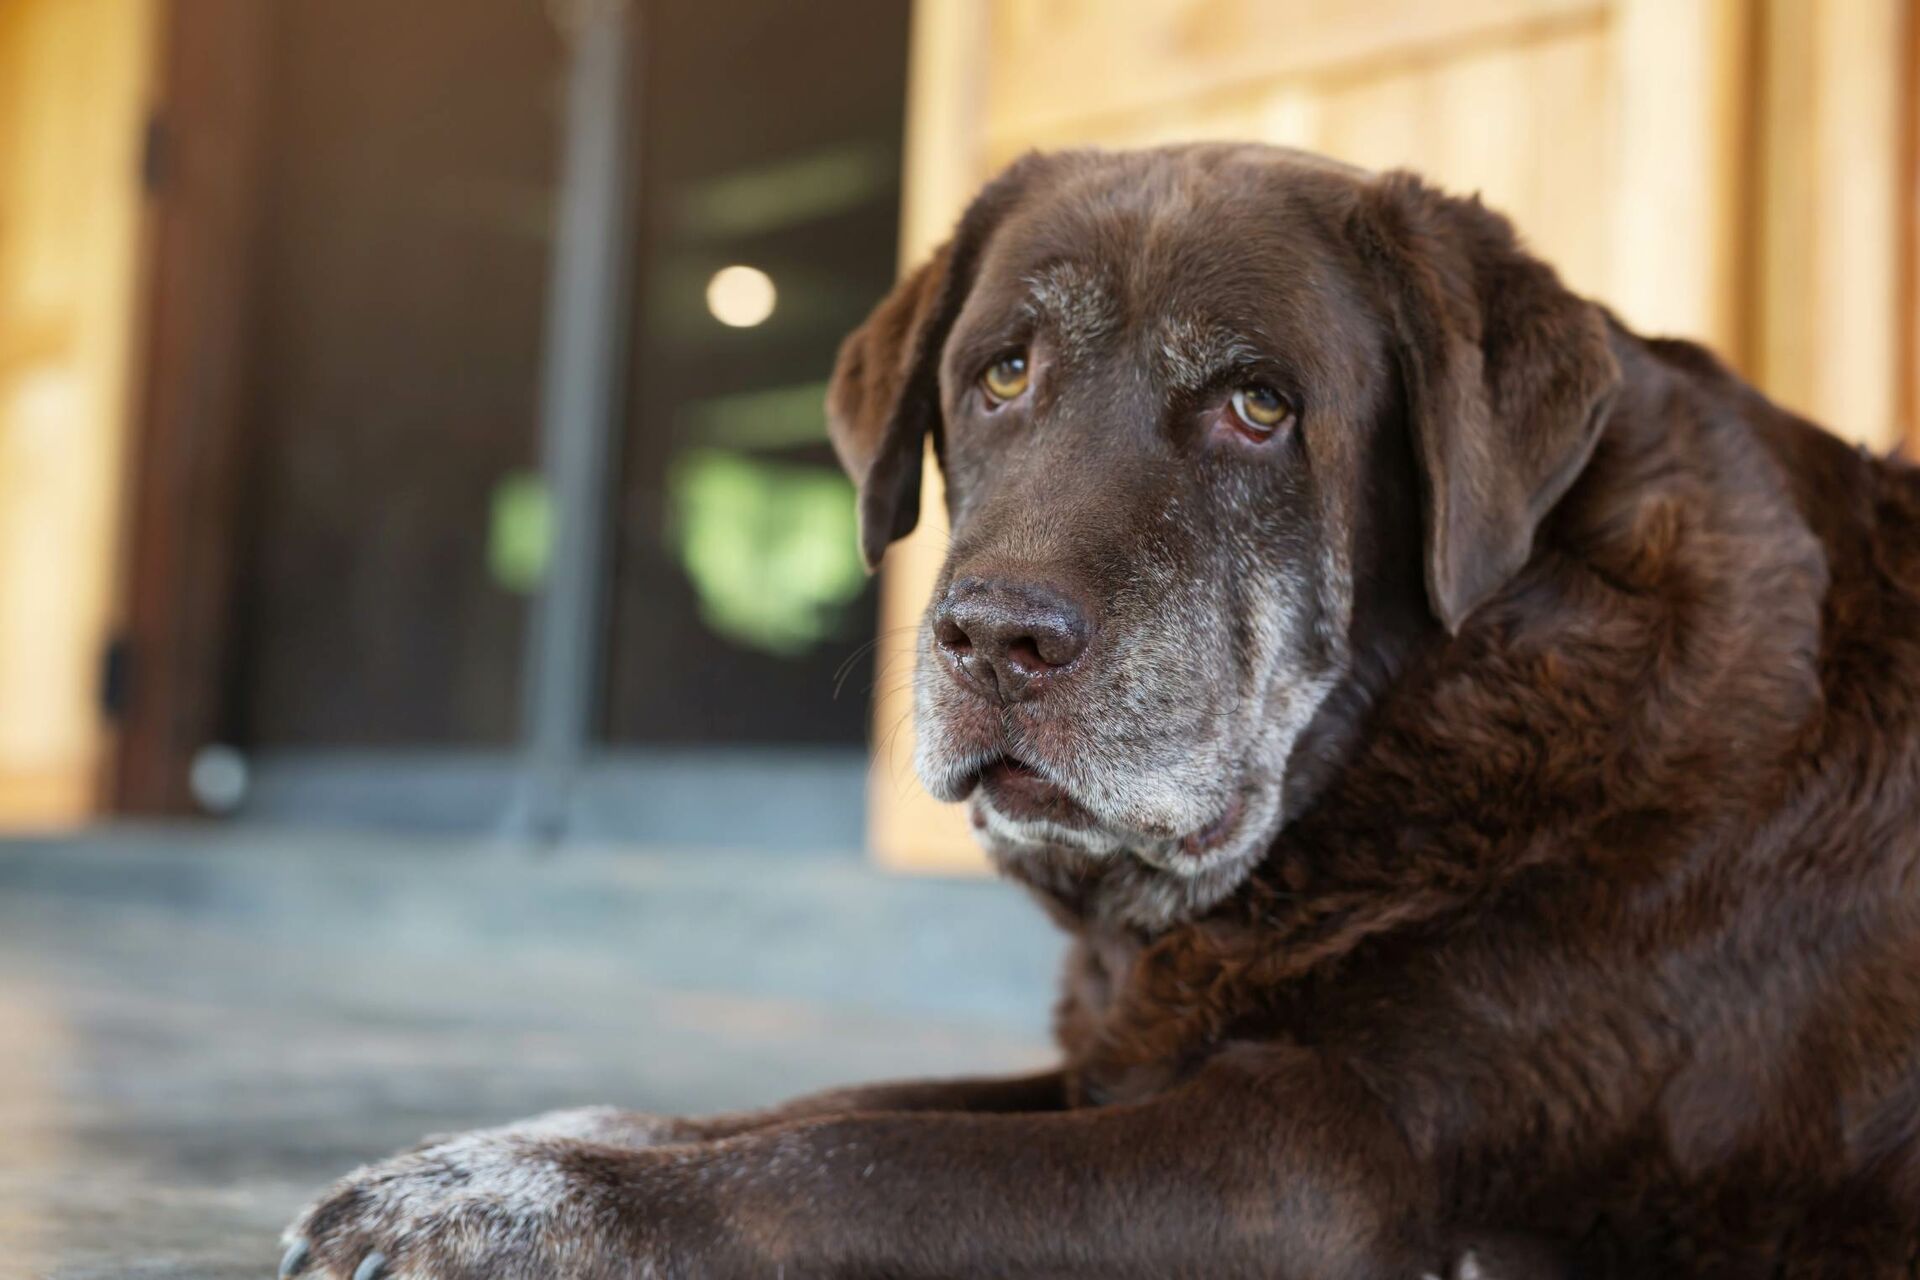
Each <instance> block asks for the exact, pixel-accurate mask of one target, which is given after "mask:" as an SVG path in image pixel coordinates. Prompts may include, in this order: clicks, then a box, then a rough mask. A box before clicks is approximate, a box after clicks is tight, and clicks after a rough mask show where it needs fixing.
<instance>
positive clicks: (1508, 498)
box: [1355, 173, 1620, 632]
mask: <svg viewBox="0 0 1920 1280" xmlns="http://www.w3.org/2000/svg"><path fill="white" fill-rule="evenodd" d="M1355 223H1356V228H1355V229H1356V239H1357V240H1358V241H1359V245H1360V249H1361V252H1362V254H1363V256H1364V257H1366V258H1367V259H1368V260H1369V266H1370V267H1371V268H1372V269H1373V271H1374V274H1375V277H1376V279H1377V280H1378V281H1379V283H1380V286H1381V291H1382V293H1383V294H1384V296H1385V299H1386V304H1387V306H1388V308H1389V310H1390V311H1391V313H1392V318H1393V324H1394V327H1395V331H1396V334H1395V336H1396V344H1397V347H1398V353H1399V363H1400V369H1401V376H1402V380H1403V382H1404V384H1405V387H1406V395H1407V402H1408V403H1407V412H1408V414H1409V416H1410V423H1409V425H1410V428H1411V431H1412V435H1413V449H1414V457H1415V460H1416V462H1417V464H1418V466H1419V469H1420V473H1421V480H1422V485H1421V487H1422V492H1423V497H1424V501H1425V504H1426V506H1425V516H1426V523H1425V533H1426V580H1427V596H1428V599H1429V601H1430V603H1431V605H1432V608H1433V612H1434V615H1435V616H1436V617H1438V618H1439V619H1440V621H1441V623H1442V624H1443V625H1444V626H1445V627H1446V628H1447V630H1448V631H1449V632H1457V631H1458V630H1459V629H1460V626H1461V624H1462V623H1463V622H1464V621H1465V620H1466V618H1467V616H1468V615H1469V614H1471V613H1472V612H1473V611H1474V609H1475V608H1476V607H1478V606H1479V605H1480V604H1481V603H1482V602H1483V601H1485V600H1486V599H1487V597H1488V596H1490V595H1492V594H1493V593H1494V592H1495V591H1497V590H1498V589H1499V588H1500V587H1501V586H1502V585H1504V584H1505V583H1506V582H1507V581H1508V580H1509V579H1510V578H1512V577H1513V575H1514V574H1515V573H1517V572H1518V571H1519V570H1520V568H1521V566H1522V565H1524V564H1525V563H1526V562H1527V558H1528V556H1529V555H1531V554H1532V549H1533V536H1534V531H1535V530H1536V529H1537V528H1538V526H1539V524H1540V521H1541V520H1542V519H1543V518H1544V517H1545V516H1546V514H1547V512H1548V511H1550V510H1551V509H1552V507H1553V505H1554V504H1555V503H1556V502H1558V501H1559V500H1560V497H1561V495H1562V494H1564V493H1565V492H1566V491H1567V488H1568V487H1569V486H1570V485H1571V484H1572V483H1573V481H1574V479H1575V478H1576V477H1577V476H1578V475H1579V474H1580V471H1581V469H1582V468H1583V467H1584V466H1585V465H1586V462H1587V458H1588V457H1589V456H1590V455H1591V453H1592V452H1593V446H1594V442H1595V441H1596V440H1597V439H1598V438H1599V434H1600V428H1601V425H1602V424H1603V422H1604V420H1605V418H1606V414H1607V410H1608V408H1609V407H1610V406H1611V404H1612V401H1613V396H1614V392H1615V390H1616V388H1617V387H1618V385H1619V382H1620V368H1619V365H1618V364H1617V363H1616V362H1615V360H1614V358H1613V353H1612V351H1611V349H1610V348H1609V345H1608V341H1607V322H1606V318H1605V316H1604V315H1603V314H1602V313H1601V311H1600V309H1599V308H1598V307H1596V306H1594V305H1593V304H1592V303H1590V302H1587V301H1585V300H1584V299H1582V298H1579V297H1577V296H1575V295H1574V294H1573V293H1572V292H1570V291H1569V290H1568V289H1567V288H1566V287H1565V286H1564V285H1562V284H1561V283H1560V280H1559V277H1557V276H1556V275H1555V274H1554V272H1553V269H1552V268H1551V267H1549V266H1547V265H1546V264H1545V263H1543V262H1541V261H1540V260H1539V259H1537V258H1535V257H1533V256H1532V255H1530V254H1528V253H1527V252H1526V251H1525V250H1524V249H1523V248H1522V247H1521V246H1520V244H1519V242H1518V240H1517V239H1516V237H1515V236H1514V233H1513V227H1512V225H1511V224H1510V223H1508V221H1507V220H1506V219H1505V218H1503V217H1501V216H1500V215H1499V214H1497V213H1494V212H1492V211H1491V210H1489V209H1487V208H1486V207H1485V206H1483V205H1482V204H1481V203H1480V201H1479V199H1478V198H1477V197H1476V198H1474V199H1472V200H1462V199H1456V198H1454V197H1451V196H1447V195H1443V194H1441V193H1440V192H1438V191H1435V190H1434V189H1432V188H1431V187H1428V186H1426V185H1425V184H1423V183H1422V182H1421V181H1420V180H1419V179H1418V178H1416V177H1414V176H1413V175H1412V174H1408V173H1389V174H1385V175H1383V176H1381V177H1380V178H1378V179H1376V180H1374V181H1373V182H1371V183H1370V184H1369V185H1368V186H1367V187H1366V189H1365V190H1364V191H1363V193H1362V195H1361V203H1360V206H1359V208H1358V209H1357V210H1356V213H1355Z"/></svg>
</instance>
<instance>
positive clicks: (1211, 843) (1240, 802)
mask: <svg viewBox="0 0 1920 1280" xmlns="http://www.w3.org/2000/svg"><path fill="white" fill-rule="evenodd" d="M1246 807H1247V801H1246V797H1245V796H1242V795H1237V794H1236V795H1235V796H1234V797H1233V800H1232V802H1231V803H1229V804H1228V805H1227V811H1226V812H1225V813H1223V814H1221V815H1220V816H1219V817H1218V818H1215V819H1214V820H1213V821H1212V822H1211V823H1209V824H1208V825H1207V826H1206V827H1204V828H1203V829H1201V830H1199V831H1196V832H1194V833H1193V834H1192V835H1190V836H1184V837H1182V838H1181V840H1180V852H1181V853H1184V854H1186V855H1187V856H1188V857H1189V858H1197V857H1199V856H1201V855H1202V854H1205V853H1210V852H1211V851H1213V850H1214V849H1216V848H1218V847H1219V846H1220V845H1222V844H1224V843H1225V842H1226V839H1227V837H1228V836H1230V835H1232V834H1233V829H1234V828H1235V827H1236V826H1238V825H1239V824H1240V815H1241V814H1242V813H1243V812H1245V810H1246Z"/></svg>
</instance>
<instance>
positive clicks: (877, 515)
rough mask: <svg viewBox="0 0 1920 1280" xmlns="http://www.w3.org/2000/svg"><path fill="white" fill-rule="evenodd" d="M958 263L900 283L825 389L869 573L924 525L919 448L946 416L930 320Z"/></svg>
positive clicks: (845, 350)
mask: <svg viewBox="0 0 1920 1280" xmlns="http://www.w3.org/2000/svg"><path fill="white" fill-rule="evenodd" d="M952 261H953V246H952V245H951V244H945V245H942V246H940V248H939V250H938V251H936V252H935V253H934V255H933V257H932V259H931V260H929V261H928V262H926V263H924V264H923V265H921V266H919V267H917V268H915V269H914V271H913V274H911V275H909V276H908V277H907V278H906V279H905V280H903V281H901V282H900V284H899V285H898V286H896V287H895V288H894V291H893V292H892V293H890V294H888V295H887V297H886V299H885V301H883V302H881V304H880V305H879V306H878V307H876V308H874V311H873V314H872V315H870V316H868V317H867V321H866V323H865V324H863V325H861V326H860V327H859V328H858V329H855V330H854V331H853V332H852V333H850V334H848V335H847V338H846V341H844V342H842V343H841V344H840V356H839V359H838V360H836V361H835V362H834V366H833V380H832V381H831V382H829V383H828V384H827V432H828V434H829V435H830V436H832V437H833V449H834V452H835V453H837V454H839V455H840V465H841V466H843V467H845V468H846V469H847V474H848V475H849V476H852V477H853V482H854V484H855V485H857V486H859V490H860V554H861V556H862V558H864V559H865V560H866V562H867V568H868V569H872V568H873V567H874V566H875V565H877V564H878V563H879V562H880V556H881V553H882V552H884V551H885V550H886V549H887V545H888V544H889V543H891V542H892V541H893V540H894V539H896V538H904V537H906V536H907V535H908V534H909V533H912V532H913V526H914V525H915V524H917V523H919V520H920V442H921V441H922V440H923V439H924V438H925V437H926V435H927V433H928V431H930V430H931V429H932V427H933V420H934V419H935V418H937V417H938V416H939V413H940V407H939V401H940V388H939V361H940V346H941V343H942V342H943V341H944V339H945V333H944V328H945V326H939V325H935V324H934V322H933V321H934V315H935V312H936V311H937V310H938V309H939V305H940V302H941V300H942V295H943V294H944V293H945V292H946V284H947V275H948V268H949V264H950V263H951V262H952ZM951 323H952V321H951V320H949V321H948V324H949V325H951Z"/></svg>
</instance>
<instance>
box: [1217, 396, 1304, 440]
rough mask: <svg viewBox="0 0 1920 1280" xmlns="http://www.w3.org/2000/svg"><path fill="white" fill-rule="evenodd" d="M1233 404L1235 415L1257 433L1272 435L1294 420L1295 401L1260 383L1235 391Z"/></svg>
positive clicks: (1242, 423) (1248, 428)
mask: <svg viewBox="0 0 1920 1280" xmlns="http://www.w3.org/2000/svg"><path fill="white" fill-rule="evenodd" d="M1232 404H1233V415H1234V417H1236V418H1238V419H1240V422H1241V425H1243V426H1245V427H1246V428H1247V430H1249V431H1251V432H1253V433H1254V434H1255V435H1263V436H1264V435H1271V434H1273V433H1274V432H1275V431H1278V430H1279V429H1280V428H1281V427H1284V426H1286V425H1287V424H1288V423H1289V422H1291V421H1293V416H1294V407H1293V401H1291V400H1289V399H1287V398H1286V397H1285V396H1283V395H1281V394H1280V393H1279V392H1278V391H1275V390H1274V389H1273V388H1272V387H1269V386H1263V385H1261V384H1259V383H1255V384H1254V385H1253V386H1250V387H1241V388H1240V389H1239V390H1238V391H1236V392H1234V393H1233V401H1232Z"/></svg>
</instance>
